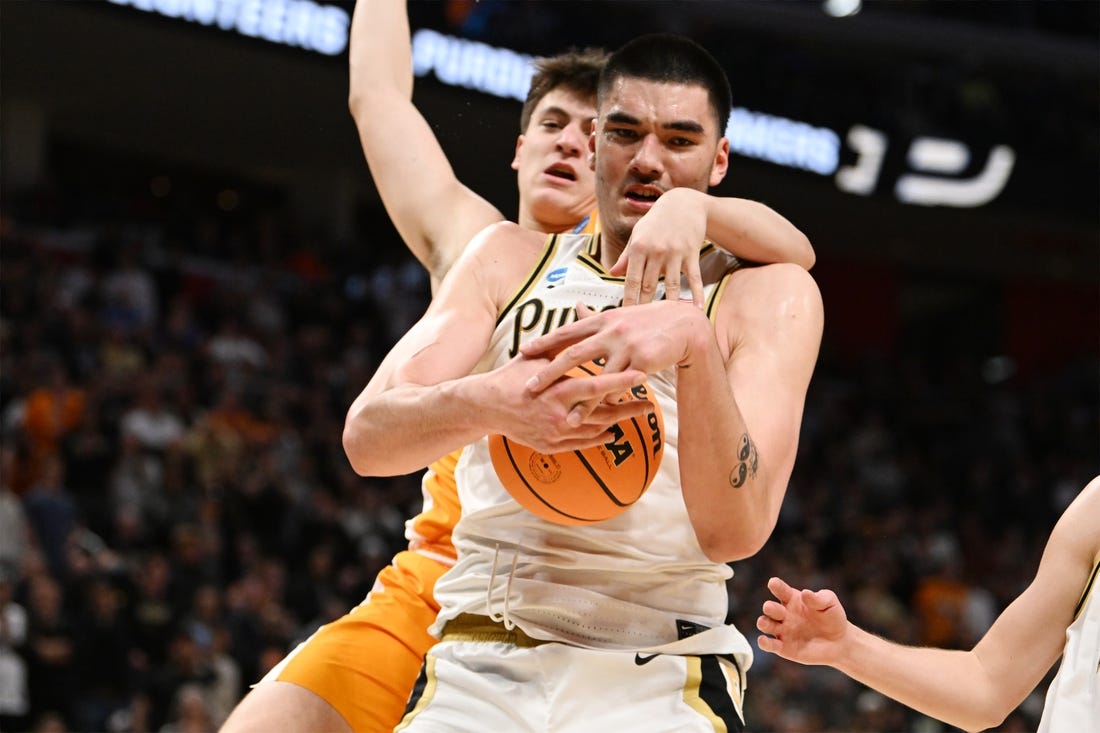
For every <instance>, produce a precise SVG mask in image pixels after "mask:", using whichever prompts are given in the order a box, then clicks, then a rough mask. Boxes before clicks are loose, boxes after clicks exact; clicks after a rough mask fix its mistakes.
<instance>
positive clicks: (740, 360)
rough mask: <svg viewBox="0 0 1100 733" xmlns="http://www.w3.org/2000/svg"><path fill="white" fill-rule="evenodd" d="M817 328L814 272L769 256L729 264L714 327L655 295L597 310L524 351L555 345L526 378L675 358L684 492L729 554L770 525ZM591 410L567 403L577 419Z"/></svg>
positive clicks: (657, 364)
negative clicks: (592, 365) (599, 363)
mask: <svg viewBox="0 0 1100 733" xmlns="http://www.w3.org/2000/svg"><path fill="white" fill-rule="evenodd" d="M716 329H717V337H716ZM821 329H822V306H821V296H820V294H819V293H818V290H817V285H816V284H815V283H814V282H813V279H812V278H810V276H809V274H808V273H807V272H806V271H805V270H803V269H801V268H799V267H796V266H794V265H768V266H765V267H760V268H749V269H746V270H744V271H739V272H736V273H734V275H733V276H732V278H731V281H730V283H729V284H728V286H727V288H726V295H725V297H723V299H722V303H721V305H720V313H719V317H718V319H717V322H716V324H715V326H714V327H712V326H711V324H710V322H709V321H708V320H707V318H706V316H705V314H704V313H703V312H702V310H700V309H699V308H695V307H693V306H692V305H689V304H686V303H683V302H676V301H658V302H654V303H648V304H643V305H637V306H634V307H631V308H617V309H614V310H609V311H604V312H602V313H598V314H593V315H591V316H589V317H587V318H583V319H581V320H579V321H576V322H575V323H571V324H568V325H565V326H562V327H560V328H558V329H556V330H555V331H553V332H552V333H550V334H548V335H547V336H543V337H540V338H538V339H535V340H533V341H531V342H529V343H528V344H527V345H525V346H524V347H523V349H522V351H523V353H524V354H525V355H527V356H528V357H541V356H548V355H550V354H557V356H556V357H554V359H553V360H552V361H551V362H550V363H549V364H548V365H547V366H545V367H544V368H542V369H540V370H539V371H538V372H537V374H536V379H535V380H534V381H533V382H532V383H530V384H529V388H530V389H531V390H532V392H536V393H537V392H538V391H539V390H541V389H543V388H544V386H545V385H552V384H554V382H555V380H556V379H557V378H558V377H559V376H560V375H561V374H563V373H564V372H565V371H566V370H568V369H569V368H570V367H572V366H574V365H576V364H579V363H583V362H585V361H587V360H589V359H592V358H595V357H599V356H603V357H606V358H607V364H606V365H605V367H604V374H607V373H608V372H612V371H615V370H627V369H637V370H640V371H643V372H645V373H646V374H653V373H655V372H657V371H660V370H662V369H667V368H669V367H673V366H676V367H678V372H677V381H676V402H677V408H678V413H679V435H678V446H679V451H680V454H679V458H680V461H679V462H680V480H681V484H682V486H683V492H684V501H685V503H686V504H687V508H688V513H689V515H690V516H691V520H692V525H693V527H694V529H695V533H696V536H697V537H698V538H699V542H700V545H701V546H702V548H703V550H704V551H705V552H706V553H707V555H708V557H710V558H712V559H713V560H715V561H718V562H727V561H731V560H736V559H740V558H743V557H747V556H749V555H752V554H754V553H755V552H756V551H757V550H759V548H760V547H761V546H762V545H763V544H764V541H765V540H766V539H767V538H768V536H769V535H770V534H771V531H772V528H773V527H774V526H775V521H776V518H777V517H778V515H779V506H780V504H781V503H782V500H783V495H784V493H785V491H786V488H787V480H788V478H789V477H790V473H791V469H792V467H793V465H794V456H795V451H796V448H797V444H798V431H799V428H800V424H801V418H802V409H803V401H804V399H805V394H806V389H807V386H808V385H809V381H810V375H811V374H812V372H813V367H814V364H815V362H816V361H817V351H818V346H819V344H820V341H821ZM588 409H591V405H590V404H586V405H581V406H577V407H575V408H574V411H575V412H579V413H580V414H581V416H582V417H583V415H584V413H585V411H586V410H588Z"/></svg>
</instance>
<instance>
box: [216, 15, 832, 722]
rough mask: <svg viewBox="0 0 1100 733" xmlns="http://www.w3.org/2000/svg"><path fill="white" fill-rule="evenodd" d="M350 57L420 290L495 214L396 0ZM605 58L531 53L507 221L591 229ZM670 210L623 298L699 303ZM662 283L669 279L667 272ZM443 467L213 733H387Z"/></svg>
mask: <svg viewBox="0 0 1100 733" xmlns="http://www.w3.org/2000/svg"><path fill="white" fill-rule="evenodd" d="M350 57H351V96H350V107H351V110H352V113H353V115H354V117H355V119H356V121H357V123H358V127H359V132H360V137H361V141H362V145H363V149H364V152H365V154H366V157H367V161H368V163H369V165H370V168H371V172H372V174H373V177H374V181H375V184H376V186H377V188H378V190H379V192H380V194H381V197H382V200H383V202H384V203H385V205H386V208H387V211H388V212H389V214H390V216H391V218H392V219H393V221H394V223H395V226H396V227H397V229H398V231H399V232H400V234H401V235H402V237H403V238H404V240H405V242H406V243H407V244H408V245H409V248H410V250H411V251H412V252H413V253H414V254H415V255H416V256H417V258H418V259H419V260H420V261H421V262H422V263H423V264H424V266H425V267H426V268H427V269H428V271H429V273H430V275H431V279H432V284H433V290H434V289H435V286H436V285H437V284H438V283H439V282H440V281H441V280H442V278H443V276H444V275H445V274H446V272H447V271H448V270H449V269H450V267H451V266H452V264H453V263H454V262H455V260H456V259H457V258H458V257H459V255H460V254H461V252H462V250H463V248H464V247H465V246H466V244H467V242H468V241H469V240H470V239H471V238H472V237H473V236H474V235H475V234H476V233H477V232H478V231H479V230H481V229H482V228H483V227H485V226H486V225H489V224H492V223H495V222H499V221H502V220H503V219H504V217H503V215H502V214H501V213H500V212H499V211H498V210H497V209H496V208H495V207H494V206H493V205H492V204H490V203H489V202H488V201H486V200H485V199H483V198H481V197H480V196H478V195H477V194H475V193H474V192H473V191H471V190H470V189H468V188H467V187H465V186H464V185H463V184H462V183H461V182H460V181H459V180H458V178H456V176H455V174H454V172H453V170H452V169H451V167H450V165H449V163H448V161H447V159H446V157H445V155H444V153H443V151H442V149H441V148H440V146H439V143H438V141H437V140H436V139H435V137H434V136H433V134H432V132H431V130H430V128H429V126H428V124H427V122H426V121H425V120H424V119H423V117H422V116H421V115H420V113H419V112H418V111H417V110H416V108H415V107H414V106H413V105H412V103H411V101H410V97H411V94H412V69H411V64H410V58H411V49H410V47H409V26H408V21H407V17H406V15H405V10H404V6H403V4H402V3H401V2H398V1H397V0H384V1H378V2H376V1H370V2H364V1H361V2H359V3H358V4H357V5H356V8H355V14H354V17H353V22H352V29H351V50H350ZM604 58H605V54H603V53H602V52H584V53H571V54H563V55H562V56H559V57H555V58H553V59H549V60H546V61H544V62H543V63H542V65H541V68H542V71H541V72H540V73H539V74H537V75H536V76H535V78H534V79H533V80H532V87H531V91H530V94H529V97H528V99H527V101H526V103H525V104H524V107H523V112H522V114H521V120H520V127H521V131H522V134H521V135H520V137H519V139H518V140H517V144H516V152H515V158H514V160H513V161H512V167H513V168H514V169H515V170H516V171H517V184H518V187H519V192H520V197H519V199H520V200H519V216H518V219H517V221H518V222H519V223H520V224H521V225H523V226H525V227H527V228H530V229H533V230H535V231H540V232H551V231H577V232H580V231H588V232H591V231H593V230H594V228H593V222H592V220H591V219H592V218H594V217H591V218H590V216H589V212H592V209H593V205H594V194H593V184H592V171H591V169H590V168H589V166H588V161H587V154H588V153H587V135H588V133H589V131H590V128H591V120H592V118H593V117H594V116H595V88H596V79H597V76H598V73H599V69H600V68H601V66H602V64H603V61H604ZM685 193H686V192H685ZM697 203H699V204H700V205H702V204H704V203H705V205H707V206H708V207H712V209H713V210H712V211H711V212H708V213H710V215H711V216H712V217H713V218H715V219H716V220H717V219H718V218H719V217H721V218H723V219H724V221H726V222H728V226H727V227H726V228H725V229H724V230H722V231H720V232H716V235H715V236H716V238H717V237H720V241H721V242H723V243H724V244H726V246H728V247H729V248H730V249H731V250H732V251H734V252H735V253H736V254H737V255H739V256H741V257H743V258H746V259H749V260H756V261H763V262H771V261H790V262H794V263H796V264H799V265H801V266H803V267H806V268H809V267H810V266H812V264H813V260H814V255H813V250H812V248H811V247H810V245H809V242H808V241H807V240H806V238H805V236H803V235H802V234H801V232H799V231H798V230H797V229H796V228H795V227H794V226H792V225H791V224H790V223H789V222H788V221H786V220H785V219H784V218H783V217H781V216H779V215H778V214H777V213H775V212H774V211H772V210H771V209H769V208H768V207H766V206H763V205H762V204H759V203H755V202H752V201H748V200H745V199H719V198H707V199H701V200H700V201H699V202H697ZM664 205H665V204H662V206H664ZM593 213H594V212H593ZM684 216H685V214H684V212H682V211H680V210H678V209H676V208H674V207H667V211H658V212H657V213H655V215H653V216H651V217H647V220H646V223H647V225H648V226H649V227H650V228H649V229H644V228H641V227H640V228H639V236H638V237H637V238H636V239H635V240H634V241H632V243H631V246H632V248H633V249H632V251H631V253H630V255H629V260H627V259H626V258H624V260H623V263H621V265H622V266H621V267H620V270H621V271H622V272H625V273H626V275H627V280H628V282H632V283H635V284H634V286H633V287H632V288H628V290H629V291H630V292H629V294H628V296H627V302H630V301H631V300H633V301H645V300H647V299H651V298H652V296H653V291H654V288H655V287H656V283H657V279H658V278H659V277H660V276H661V275H666V274H669V275H671V274H672V273H675V274H677V275H678V274H679V273H680V272H681V271H683V272H684V273H685V277H686V279H687V281H688V282H689V284H690V287H691V289H692V291H693V292H694V293H696V295H697V296H701V293H702V285H701V281H700V279H699V265H698V246H697V240H696V239H693V238H692V237H694V236H695V235H686V236H685V234H684V233H683V231H685V229H684V224H683V222H684ZM687 231H690V230H687ZM727 243H728V244H727ZM628 268H630V269H628ZM670 282H673V284H674V286H677V287H678V285H679V278H678V277H676V278H671V279H670ZM670 297H676V293H675V292H674V293H672V294H671V296H670ZM457 460H458V458H457V454H454V455H450V456H447V457H446V458H443V459H441V460H439V461H436V462H435V463H433V464H432V466H431V469H430V470H429V472H428V473H427V474H426V476H425V479H424V495H425V508H424V511H423V512H422V513H421V514H420V515H418V516H417V517H415V518H413V519H412V520H411V521H410V522H409V523H408V528H407V533H408V535H409V538H410V548H409V550H408V551H406V552H402V553H400V554H399V555H398V556H397V557H395V558H394V562H393V564H392V565H390V566H388V567H387V568H385V569H384V570H383V571H382V572H381V573H380V574H379V577H378V580H377V582H376V584H375V589H374V590H373V591H372V592H371V594H370V595H369V596H368V597H367V599H366V600H365V601H364V602H363V603H362V604H361V605H359V606H358V607H356V608H355V609H353V610H352V611H351V612H349V613H348V614H347V615H345V616H344V617H342V618H340V619H338V620H336V621H334V622H332V623H330V624H327V625H325V626H323V627H321V629H319V630H318V632H317V633H316V634H314V635H313V636H312V637H310V639H308V640H307V641H306V642H304V643H303V644H302V645H301V646H300V647H299V648H298V649H297V650H295V651H294V652H292V654H291V655H289V656H288V657H287V659H285V660H284V661H283V662H282V663H281V664H280V665H278V666H277V667H276V668H275V669H273V670H272V671H271V673H270V674H268V675H267V676H266V677H265V678H264V679H263V681H261V682H260V683H259V684H258V685H257V686H256V687H255V689H253V691H252V692H250V693H249V695H248V696H247V697H246V698H245V700H244V701H242V703H241V704H240V705H239V706H238V708H237V709H236V710H235V711H234V713H233V715H232V716H231V717H230V719H229V720H228V721H227V723H226V725H225V726H224V728H223V731H226V732H227V733H229V732H236V731H245V730H265V731H266V730H272V729H274V728H280V729H287V728H289V729H303V730H304V729H311V730H312V729H316V730H326V731H338V730H349V729H350V730H354V731H356V732H357V733H358V732H364V731H367V732H370V731H383V730H385V731H389V730H392V728H393V726H394V725H395V724H396V723H397V722H398V721H399V720H400V718H401V715H402V714H403V712H404V709H405V703H406V701H407V699H408V696H409V693H410V692H411V690H412V686H413V683H414V682H415V679H416V676H417V674H418V672H419V670H420V666H421V662H422V659H423V654H424V652H425V651H426V650H427V649H428V648H429V647H430V645H431V644H432V643H434V641H436V640H435V639H434V638H433V637H432V636H430V635H429V634H428V632H427V628H428V626H430V625H431V623H432V622H434V620H435V616H436V613H437V611H438V606H437V605H436V603H435V601H434V599H433V596H432V589H433V587H434V584H435V581H436V579H437V578H438V577H439V576H440V575H441V574H442V573H443V572H444V571H445V570H446V569H447V568H448V567H450V566H451V565H452V564H453V562H454V557H455V550H454V547H453V546H452V544H451V529H452V527H453V526H454V524H455V522H456V521H457V520H458V516H459V513H460V507H459V503H458V497H457V493H456V491H455V488H454V480H453V470H454V465H455V463H456V462H457Z"/></svg>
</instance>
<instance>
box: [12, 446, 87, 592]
mask: <svg viewBox="0 0 1100 733" xmlns="http://www.w3.org/2000/svg"><path fill="white" fill-rule="evenodd" d="M23 507H24V510H25V511H26V513H27V519H28V520H29V522H30V525H31V528H32V529H33V530H34V536H35V538H36V539H37V541H38V544H39V546H40V547H41V549H42V552H43V553H44V554H45V556H46V562H47V563H48V564H49V567H50V572H51V573H53V575H54V577H57V578H64V577H65V575H66V570H65V564H66V558H65V549H66V543H67V542H68V540H69V534H70V533H71V532H72V531H73V529H74V528H75V527H76V523H77V518H78V513H77V506H76V502H74V501H73V499H72V496H70V495H69V492H68V490H67V489H66V488H65V464H63V463H62V462H61V459H60V458H58V457H57V456H50V457H49V458H48V459H46V460H45V461H43V463H42V465H41V471H40V474H39V477H38V479H37V480H35V482H34V483H33V484H32V485H31V487H30V489H28V491H27V494H26V496H24V497H23Z"/></svg>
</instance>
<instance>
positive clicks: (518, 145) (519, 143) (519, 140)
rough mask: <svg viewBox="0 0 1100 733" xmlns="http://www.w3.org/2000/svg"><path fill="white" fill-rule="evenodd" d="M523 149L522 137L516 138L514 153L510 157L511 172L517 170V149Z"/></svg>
mask: <svg viewBox="0 0 1100 733" xmlns="http://www.w3.org/2000/svg"><path fill="white" fill-rule="evenodd" d="M522 147H523V135H518V136H517V137H516V153H515V155H513V156H512V170H514V171H518V170H519V149H520V148H522Z"/></svg>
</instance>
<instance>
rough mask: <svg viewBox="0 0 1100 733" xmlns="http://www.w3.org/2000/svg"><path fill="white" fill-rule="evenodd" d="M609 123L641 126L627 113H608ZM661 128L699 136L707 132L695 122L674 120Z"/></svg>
mask: <svg viewBox="0 0 1100 733" xmlns="http://www.w3.org/2000/svg"><path fill="white" fill-rule="evenodd" d="M607 121H608V122H616V123H619V124H621V125H638V124H640V123H639V121H638V118H637V117H634V116H633V115H628V114H627V113H626V112H608V113H607ZM661 128H662V129H664V130H678V131H679V132H693V133H695V134H698V135H702V134H703V133H704V132H706V130H705V129H704V128H703V126H702V125H701V124H699V123H698V122H696V121H695V120H673V121H672V122H664V123H662V124H661Z"/></svg>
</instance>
